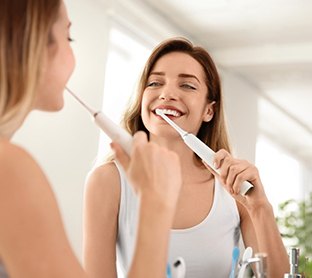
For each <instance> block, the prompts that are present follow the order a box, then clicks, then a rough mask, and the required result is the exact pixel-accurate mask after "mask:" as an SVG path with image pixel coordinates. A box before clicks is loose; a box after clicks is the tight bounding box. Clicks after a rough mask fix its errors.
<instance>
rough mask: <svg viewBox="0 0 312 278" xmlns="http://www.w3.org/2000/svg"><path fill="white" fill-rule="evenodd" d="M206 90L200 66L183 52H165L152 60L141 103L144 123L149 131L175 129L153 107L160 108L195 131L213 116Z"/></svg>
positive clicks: (159, 132) (182, 126) (172, 131)
mask: <svg viewBox="0 0 312 278" xmlns="http://www.w3.org/2000/svg"><path fill="white" fill-rule="evenodd" d="M207 94H208V89H207V86H206V83H205V74H204V71H203V68H202V66H201V65H200V64H199V63H198V62H197V61H196V60H195V59H194V58H193V57H191V56H190V55H188V54H186V53H183V52H171V53H168V54H166V55H164V56H162V57H161V58H160V59H159V60H158V61H157V62H156V63H155V65H154V67H153V69H152V70H151V73H150V75H149V77H148V80H147V84H146V87H145V90H144V93H143V97H142V104H141V109H142V120H143V123H144V125H145V127H146V128H147V130H148V131H149V132H150V133H151V134H155V135H161V133H162V132H164V130H165V131H166V132H168V131H169V132H171V133H175V131H174V130H173V129H172V128H171V127H169V126H168V124H167V123H166V122H164V120H163V119H162V118H161V117H160V116H158V115H156V113H155V110H156V109H162V110H163V112H164V113H165V114H166V115H167V116H169V117H170V118H171V119H172V120H173V121H175V122H176V123H177V124H178V125H179V126H180V127H181V128H183V129H184V130H186V131H188V132H191V133H193V134H197V132H198V130H199V128H200V126H201V124H202V122H203V121H205V122H208V121H210V120H211V119H212V117H213V103H208V100H207ZM175 134H176V133H175Z"/></svg>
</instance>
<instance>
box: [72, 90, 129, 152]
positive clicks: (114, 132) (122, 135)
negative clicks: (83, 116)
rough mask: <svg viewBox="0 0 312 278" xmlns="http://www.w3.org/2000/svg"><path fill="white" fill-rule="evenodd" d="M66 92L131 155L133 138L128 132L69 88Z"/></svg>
mask: <svg viewBox="0 0 312 278" xmlns="http://www.w3.org/2000/svg"><path fill="white" fill-rule="evenodd" d="M66 90H67V91H68V92H69V93H70V94H71V95H72V96H73V97H74V98H75V99H76V100H77V101H78V102H79V103H80V104H82V106H84V107H85V108H86V109H87V110H88V111H89V113H90V114H91V115H92V116H93V119H94V121H95V123H96V124H97V125H98V126H99V127H100V128H101V129H102V130H103V131H104V132H105V133H106V134H107V135H108V137H109V138H110V139H112V140H113V141H115V142H117V143H118V144H120V146H121V147H122V148H123V149H124V150H125V151H126V152H127V154H128V155H130V152H131V146H132V136H131V135H130V134H129V133H128V132H127V131H126V130H124V129H123V128H121V127H120V126H118V125H116V124H115V123H114V122H113V121H112V120H111V119H109V118H108V117H107V116H106V115H104V113H103V112H101V111H96V110H94V109H92V108H90V107H89V106H88V105H87V104H85V103H84V102H83V101H82V100H81V99H80V98H78V96H76V95H75V94H74V93H73V92H72V91H71V90H70V89H68V88H67V87H66Z"/></svg>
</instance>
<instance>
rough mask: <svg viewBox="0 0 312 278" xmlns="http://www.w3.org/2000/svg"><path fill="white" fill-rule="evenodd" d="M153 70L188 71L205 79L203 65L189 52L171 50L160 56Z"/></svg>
mask: <svg viewBox="0 0 312 278" xmlns="http://www.w3.org/2000/svg"><path fill="white" fill-rule="evenodd" d="M153 71H162V72H174V73H187V74H193V75H196V76H197V77H199V78H202V79H204V78H205V74H204V70H203V67H202V65H201V64H200V63H199V62H198V61H197V60H196V59H194V58H193V57H192V56H190V55H189V54H187V53H183V52H171V53H168V54H165V55H164V56H162V57H160V58H159V59H158V60H157V62H156V63H155V65H154V67H153V70H152V72H153Z"/></svg>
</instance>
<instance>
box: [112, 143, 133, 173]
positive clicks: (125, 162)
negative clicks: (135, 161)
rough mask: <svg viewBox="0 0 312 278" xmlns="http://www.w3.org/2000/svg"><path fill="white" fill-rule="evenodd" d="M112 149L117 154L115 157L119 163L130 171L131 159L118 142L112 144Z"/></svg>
mask: <svg viewBox="0 0 312 278" xmlns="http://www.w3.org/2000/svg"><path fill="white" fill-rule="evenodd" d="M110 146H111V148H112V149H113V151H114V152H115V157H116V159H117V160H118V162H119V163H120V164H121V166H122V167H123V169H124V170H125V171H127V170H128V167H129V164H130V157H129V155H128V154H127V153H126V152H125V151H124V150H123V148H122V147H121V146H120V145H119V144H118V143H116V142H112V143H111V144H110Z"/></svg>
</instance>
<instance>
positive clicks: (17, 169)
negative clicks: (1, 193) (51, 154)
mask: <svg viewBox="0 0 312 278" xmlns="http://www.w3.org/2000/svg"><path fill="white" fill-rule="evenodd" d="M0 180H1V181H2V182H1V185H0V186H1V190H4V189H6V190H10V189H12V190H14V188H13V187H21V188H23V187H25V186H27V185H29V186H30V185H35V184H37V181H39V183H41V182H46V183H48V181H47V179H46V177H45V175H44V173H43V171H42V170H41V168H40V166H39V165H38V164H37V162H36V161H35V160H34V158H33V157H32V156H31V155H30V154H29V153H28V152H27V151H26V150H24V149H23V148H22V147H20V146H17V145H15V144H12V143H11V142H9V141H6V140H0ZM21 188H20V189H21Z"/></svg>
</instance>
